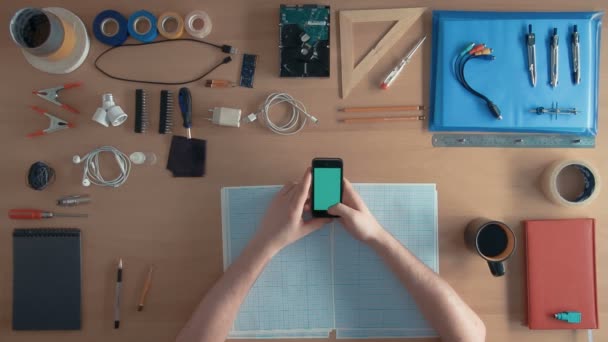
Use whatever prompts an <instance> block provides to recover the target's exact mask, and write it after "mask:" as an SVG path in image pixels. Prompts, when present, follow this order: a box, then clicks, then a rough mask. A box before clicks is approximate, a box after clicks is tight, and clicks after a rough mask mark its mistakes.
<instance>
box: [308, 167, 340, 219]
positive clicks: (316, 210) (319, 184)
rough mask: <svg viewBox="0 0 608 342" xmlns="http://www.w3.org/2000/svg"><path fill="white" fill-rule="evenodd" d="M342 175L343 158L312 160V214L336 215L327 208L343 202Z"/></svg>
mask: <svg viewBox="0 0 608 342" xmlns="http://www.w3.org/2000/svg"><path fill="white" fill-rule="evenodd" d="M342 175H343V164H342V159H340V158H315V159H313V160H312V196H311V198H312V201H311V209H312V216H314V217H335V216H333V215H331V214H329V213H328V212H327V209H329V207H331V206H333V205H335V204H338V203H341V202H342Z"/></svg>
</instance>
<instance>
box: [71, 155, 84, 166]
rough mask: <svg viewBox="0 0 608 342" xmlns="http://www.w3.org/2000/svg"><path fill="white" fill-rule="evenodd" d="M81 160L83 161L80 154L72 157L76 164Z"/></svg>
mask: <svg viewBox="0 0 608 342" xmlns="http://www.w3.org/2000/svg"><path fill="white" fill-rule="evenodd" d="M81 161H82V159H80V156H79V155H75V156H73V157H72V163H74V164H80V162H81Z"/></svg>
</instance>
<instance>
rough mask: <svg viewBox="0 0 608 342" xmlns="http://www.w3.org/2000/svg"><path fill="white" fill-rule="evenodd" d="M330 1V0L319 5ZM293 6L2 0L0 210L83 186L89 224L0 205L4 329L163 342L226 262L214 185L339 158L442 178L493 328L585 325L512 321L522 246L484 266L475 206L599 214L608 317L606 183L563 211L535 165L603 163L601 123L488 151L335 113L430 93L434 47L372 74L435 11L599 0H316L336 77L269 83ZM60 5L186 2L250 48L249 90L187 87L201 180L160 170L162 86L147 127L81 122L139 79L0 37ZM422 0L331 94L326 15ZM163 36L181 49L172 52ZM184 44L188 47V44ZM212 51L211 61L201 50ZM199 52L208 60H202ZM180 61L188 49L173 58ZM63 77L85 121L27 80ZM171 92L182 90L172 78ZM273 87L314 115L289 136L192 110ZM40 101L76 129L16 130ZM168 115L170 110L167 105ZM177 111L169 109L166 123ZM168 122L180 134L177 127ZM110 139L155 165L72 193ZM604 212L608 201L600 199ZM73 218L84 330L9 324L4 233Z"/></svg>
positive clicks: (452, 230)
mask: <svg viewBox="0 0 608 342" xmlns="http://www.w3.org/2000/svg"><path fill="white" fill-rule="evenodd" d="M322 2H323V3H325V1H322ZM280 3H293V4H296V3H297V2H295V1H278V0H272V1H264V2H262V1H258V2H253V1H245V0H241V1H237V0H224V1H206V2H204V3H201V2H200V1H194V0H180V1H175V2H174V3H173V4H170V2H166V1H160V0H154V1H145V2H144V1H138V2H130V1H104V2H95V3H94V4H93V3H91V2H85V1H76V0H59V1H54V2H50V1H38V2H35V1H20V2H18V3H17V2H13V1H3V2H2V4H0V9H1V10H0V13H1V15H2V19H3V23H4V24H3V25H4V27H3V30H4V34H2V35H0V47H1V49H2V59H1V63H0V68H1V70H2V72H1V73H0V74H1V75H2V82H1V83H0V146H1V147H0V149H1V151H2V153H1V156H2V160H3V166H2V168H1V169H0V184H1V188H2V189H3V194H4V195H3V196H1V198H0V211H1V212H3V213H6V211H7V210H8V209H9V208H12V207H35V208H44V209H57V210H59V208H57V207H55V205H54V201H55V200H56V199H57V198H58V197H60V196H62V195H68V194H76V193H88V194H90V195H91V196H92V197H93V200H94V202H93V203H92V204H90V205H88V206H83V207H81V208H78V209H71V210H70V211H74V212H76V211H83V212H88V213H90V214H91V216H90V218H88V219H83V220H80V219H79V220H76V219H74V220H67V219H65V220H61V219H53V220H50V221H45V222H44V223H41V222H32V223H28V222H15V221H9V220H8V219H7V218H6V215H5V214H2V215H1V216H0V340H1V341H5V342H16V341H43V340H44V341H49V342H51V341H64V342H69V341H147V342H156V341H172V340H173V338H174V337H175V335H176V334H177V332H178V330H179V329H180V328H181V327H182V325H183V324H184V323H185V322H186V319H187V318H188V317H189V315H190V314H191V312H192V310H193V309H194V307H195V305H197V303H198V302H199V300H200V299H201V297H202V296H203V295H204V294H205V292H206V291H207V290H208V289H209V288H210V286H211V285H212V284H213V282H214V281H215V280H216V279H218V277H219V276H220V274H221V273H222V241H221V222H220V188H221V187H223V186H236V185H259V184H281V183H284V182H286V181H288V180H291V179H294V178H296V177H298V176H300V174H301V173H302V170H303V169H304V168H305V167H306V166H308V164H309V162H310V160H311V158H313V157H315V156H341V157H342V158H343V159H344V162H345V173H346V176H347V177H348V178H350V179H351V180H352V181H355V182H404V183H405V182H411V183H417V182H425V183H437V187H438V191H439V208H440V209H439V236H440V257H441V264H440V271H441V275H442V276H443V277H445V279H447V281H448V282H449V283H450V284H451V285H452V286H453V287H454V288H455V289H456V290H457V291H458V293H460V295H461V296H462V297H463V298H464V300H465V301H467V302H468V303H469V304H470V305H471V306H472V307H473V309H474V310H475V311H477V312H478V313H479V314H480V316H481V318H482V319H483V321H484V322H485V324H486V326H487V328H488V341H515V340H516V341H521V342H524V341H552V342H557V341H563V342H566V341H568V342H570V341H583V340H585V336H584V335H585V334H584V332H579V334H578V335H575V334H574V333H573V332H571V331H530V330H528V328H527V327H525V326H524V325H522V321H523V319H524V314H525V311H526V310H525V305H524V299H523V295H524V291H523V289H524V282H523V281H524V280H523V273H524V270H525V269H524V265H523V251H522V249H521V248H520V249H518V250H517V252H516V254H515V256H514V257H513V258H512V259H511V261H510V263H509V265H508V273H507V275H506V276H505V277H502V278H493V277H492V276H491V275H490V273H489V271H488V269H487V266H486V265H485V263H484V262H483V261H482V260H481V259H480V258H479V257H477V256H475V255H473V254H471V253H469V252H467V251H466V250H465V248H464V246H463V242H462V232H463V228H464V226H465V224H466V223H467V222H468V221H469V220H471V219H472V218H474V217H477V216H480V215H483V216H487V217H491V218H495V219H498V220H503V221H504V222H506V223H508V224H509V225H511V226H512V227H514V229H515V230H516V232H517V234H518V236H519V237H520V238H521V225H520V222H521V221H522V220H524V219H527V218H573V217H594V218H596V219H597V231H596V239H597V242H596V247H597V270H598V277H597V282H598V295H599V308H600V321H601V322H602V324H606V323H607V322H608V295H607V291H608V277H606V274H605V272H603V271H604V270H605V269H606V260H608V230H607V229H606V227H605V223H606V222H608V211H606V210H605V208H606V206H607V205H608V191H606V189H604V191H603V193H601V194H600V196H599V198H597V200H596V201H595V202H594V203H592V204H591V205H589V206H587V207H585V208H580V209H564V208H561V207H557V206H555V205H553V204H551V203H549V202H548V201H547V200H546V199H545V198H544V197H543V195H542V193H541V192H540V191H539V187H538V178H539V175H540V174H541V171H542V170H543V169H544V168H545V167H546V166H547V165H548V164H549V163H550V162H552V161H553V160H556V159H562V158H572V157H577V158H582V159H585V160H588V161H590V162H592V163H593V164H594V165H595V166H596V167H597V168H598V169H599V170H600V172H601V173H602V175H603V176H606V174H605V170H607V169H608V159H607V158H606V155H607V153H608V135H606V132H608V122H606V120H603V119H602V118H600V128H599V131H600V132H601V134H600V135H599V136H598V141H597V145H598V147H597V148H595V149H590V150H560V149H552V150H549V149H547V150H518V149H512V150H498V149H435V148H432V147H431V143H430V139H431V134H430V133H429V132H427V131H426V129H425V126H426V125H424V126H423V125H422V123H420V122H403V123H379V124H361V125H348V126H346V125H342V124H338V123H337V122H336V120H337V119H338V118H341V117H343V116H342V115H343V114H341V113H338V112H337V108H339V107H342V106H345V105H349V106H356V105H392V104H395V105H398V104H420V103H422V104H425V105H428V102H429V99H428V98H429V77H428V75H429V71H430V62H429V61H430V56H431V49H430V44H424V46H423V49H422V51H421V53H418V54H416V55H415V56H414V59H413V60H412V63H411V64H410V65H409V66H408V67H407V69H406V70H405V71H404V73H403V74H402V75H401V77H400V78H399V79H398V80H397V81H396V83H395V84H394V85H393V88H392V89H391V90H390V91H385V92H383V91H381V90H379V89H378V87H377V84H378V82H379V80H381V79H382V77H383V76H384V73H385V72H386V71H387V70H388V69H390V68H391V67H392V66H393V65H394V63H395V62H396V61H397V60H398V59H399V58H400V57H401V56H402V54H403V52H404V51H406V50H407V47H408V46H411V45H412V44H413V43H414V42H415V41H416V40H417V39H418V38H419V37H420V36H421V35H422V34H423V33H426V34H427V35H429V36H430V32H431V26H430V18H431V13H430V9H466V10H498V11H500V10H515V11H535V10H564V11H566V10H569V11H581V10H585V11H586V10H606V9H607V8H608V3H606V1H604V0H601V1H600V0H581V1H566V0H559V1H557V0H555V1H544V2H538V1H537V2H530V1H524V0H513V1H502V2H494V3H488V2H486V1H482V0H469V1H465V0H450V1H448V0H443V1H439V0H438V1H428V2H426V3H425V2H423V1H408V2H407V3H406V2H403V1H397V0H383V1H374V4H373V5H372V3H371V2H368V1H363V0H356V1H350V2H348V3H347V2H346V1H343V2H337V1H335V2H328V3H330V4H331V5H332V18H331V20H332V29H331V45H332V52H331V78H329V79H321V80H312V79H311V80H300V79H294V80H287V79H280V78H278V76H277V75H278V70H277V69H278V51H277V49H278V48H277V45H278V44H277V37H278V25H277V23H278V5H279V4H280ZM28 5H29V6H36V7H40V6H43V7H44V6H62V7H65V8H67V9H69V10H71V11H73V12H75V13H76V14H77V15H78V16H80V18H82V19H83V21H84V22H85V24H86V25H87V28H88V30H89V34H90V35H91V36H92V34H91V31H90V28H91V23H92V21H93V18H94V16H95V15H96V14H97V13H99V12H100V11H101V10H104V9H107V8H113V9H116V10H118V11H120V12H122V13H123V14H126V15H129V14H130V13H132V12H134V11H135V10H138V9H140V8H146V9H148V10H150V11H152V12H154V13H155V14H160V13H161V12H164V11H166V10H175V11H178V12H179V13H181V14H186V13H187V12H189V11H191V10H193V9H203V10H205V11H207V12H208V13H209V14H210V16H211V18H212V20H213V31H212V33H211V35H210V36H209V37H208V38H209V40H212V41H215V42H220V43H227V44H233V45H234V46H236V47H238V48H240V49H241V51H245V52H249V53H255V54H258V55H259V60H258V61H259V64H258V69H257V73H256V80H255V88H254V89H243V88H236V89H230V90H217V89H208V88H204V87H203V84H202V83H201V82H199V83H196V84H191V85H190V87H191V90H192V92H193V98H194V112H195V118H194V128H193V131H192V132H193V136H195V137H198V138H204V139H207V141H208V158H207V175H206V176H205V177H204V178H194V179H175V178H172V176H171V175H170V174H169V172H168V171H167V170H165V168H164V166H165V162H164V161H165V160H166V158H167V154H168V149H169V143H170V136H161V135H159V134H157V133H155V129H156V127H158V126H157V125H158V114H157V113H158V102H159V95H158V94H159V91H160V89H161V87H159V86H143V88H145V89H147V90H148V93H149V94H150V102H151V104H150V112H151V117H152V119H151V120H152V127H153V129H152V130H151V131H152V132H150V133H148V134H146V135H136V134H134V133H133V132H132V131H133V115H131V116H130V117H129V121H128V122H127V124H125V125H123V126H120V127H117V128H103V127H101V126H99V125H97V124H96V123H94V122H92V121H91V120H90V116H91V115H92V113H93V112H94V110H95V109H96V107H97V106H98V105H99V102H100V97H101V94H102V93H103V92H112V93H113V94H114V96H115V97H116V100H117V103H118V104H119V105H121V106H123V108H124V109H125V110H126V111H127V113H130V114H132V113H133V112H134V90H135V88H138V87H142V85H140V84H131V83H124V82H119V81H113V80H110V79H108V78H106V77H104V76H102V75H101V74H100V73H99V72H97V71H96V70H95V69H94V67H93V60H94V58H95V57H96V56H97V55H98V54H99V53H100V52H101V51H102V50H104V49H105V48H106V47H105V46H103V45H102V44H100V43H99V42H97V41H96V40H95V39H92V40H91V51H90V54H89V56H88V58H87V60H86V62H85V63H84V65H83V66H81V67H80V68H79V69H78V70H76V71H75V72H73V73H71V74H68V75H65V76H57V75H49V74H45V73H42V72H39V71H37V70H35V69H33V68H32V67H31V66H30V65H29V64H27V62H26V61H25V59H24V58H23V56H22V55H21V52H20V51H19V50H18V49H17V47H16V46H15V45H14V44H13V42H12V41H11V40H10V38H9V34H8V32H7V30H6V29H7V28H8V22H9V20H10V17H11V16H12V15H13V14H14V13H15V11H16V10H17V9H18V8H21V7H24V6H28ZM406 6H408V7H417V6H427V7H429V11H428V13H427V14H426V15H425V17H424V18H423V20H421V21H419V22H418V23H417V24H416V25H414V27H413V28H412V29H411V30H410V31H409V33H408V34H406V35H405V37H404V38H403V40H402V41H401V42H400V43H399V44H397V45H396V46H395V47H394V48H392V49H391V50H390V52H389V54H388V55H387V56H386V57H385V58H383V59H382V60H381V62H380V63H379V64H378V66H377V67H376V68H374V69H372V71H371V72H370V74H369V77H368V78H367V79H365V80H364V81H363V82H362V83H361V84H359V85H358V86H357V87H356V89H355V90H354V91H353V93H352V94H351V95H350V96H349V97H348V98H347V99H345V100H341V99H340V98H339V93H338V75H339V70H338V61H339V59H338V52H339V50H338V46H339V45H338V40H337V37H336V28H337V19H336V16H335V14H336V10H339V9H355V8H396V7H406ZM387 27H388V26H387V25H382V24H363V25H361V26H358V27H356V28H355V35H356V36H359V37H360V38H359V39H360V40H359V41H358V43H357V44H356V45H357V46H356V47H355V48H356V50H357V54H358V55H361V54H362V53H363V51H365V49H368V48H369V47H370V46H371V44H372V42H373V41H374V39H375V37H377V36H378V35H380V34H381V33H382V32H384V31H385V30H386V29H387ZM603 31H604V32H603V36H604V37H603V38H604V39H603V40H604V42H603V44H602V51H601V58H602V63H601V64H602V67H601V68H600V69H601V75H600V83H601V84H600V94H606V89H607V88H608V68H607V67H606V66H607V65H608V64H607V63H606V62H607V61H608V44H607V43H606V39H605V38H606V33H607V32H606V29H605V26H604V28H603ZM172 49H175V50H174V51H173V50H172ZM186 52H187V53H188V55H189V56H185V55H186ZM209 56H210V57H211V58H208V57H209ZM206 58H207V60H205V59H206ZM216 58H219V54H218V52H216V51H215V50H213V51H212V50H210V49H208V48H203V47H199V46H190V45H180V46H178V45H174V46H171V47H169V46H155V47H147V48H144V51H137V52H126V53H125V54H121V55H120V56H118V55H115V56H112V57H110V58H108V60H106V61H105V65H106V66H107V67H108V68H112V70H113V71H115V72H118V71H122V72H132V73H133V74H132V75H142V73H141V72H139V74H137V72H138V70H139V71H142V70H143V71H144V72H145V75H149V76H151V77H153V76H156V77H170V76H171V75H175V77H176V78H182V77H183V78H186V77H187V76H189V75H191V74H196V73H198V72H200V71H202V70H204V68H205V67H206V66H207V65H208V64H210V63H212V62H213V61H215V60H216ZM182 61H183V62H182ZM239 72H240V58H237V59H236V60H235V61H234V62H233V63H232V64H230V65H227V66H224V67H222V68H221V69H220V70H218V71H217V72H215V73H214V74H213V78H228V79H232V80H237V79H238V75H239ZM71 81H83V82H84V86H83V87H81V88H79V89H73V90H69V91H66V92H65V93H63V94H62V100H63V101H64V102H66V103H69V104H72V105H73V106H74V107H76V108H79V109H80V110H81V112H82V114H80V115H79V116H76V115H73V114H69V113H67V112H65V111H63V110H59V109H58V108H56V107H54V106H53V105H51V104H48V103H46V102H45V101H43V100H41V99H39V98H37V97H35V96H33V95H32V94H31V91H32V90H35V89H41V88H47V87H51V86H55V85H59V84H63V83H66V82H71ZM168 89H171V90H174V91H177V89H178V87H168ZM273 91H283V92H288V93H290V94H292V95H294V96H295V97H296V98H298V99H300V100H302V101H303V102H304V103H305V104H306V106H307V108H308V109H309V110H310V112H311V113H314V114H315V115H316V116H317V117H318V118H319V119H320V124H319V125H318V127H312V126H309V127H307V128H306V129H305V130H304V132H302V133H301V134H298V135H296V136H293V137H280V136H277V135H274V134H272V133H270V132H269V131H267V130H265V128H262V127H261V126H258V125H245V127H242V128H240V129H231V128H220V127H215V126H212V125H211V124H210V123H209V122H207V121H206V120H203V119H202V118H203V116H205V115H207V112H206V111H207V109H208V108H211V107H214V106H228V107H237V108H242V109H243V110H244V113H249V112H251V111H253V110H255V109H256V108H257V106H258V105H259V104H260V103H261V102H262V101H263V100H264V98H265V97H266V95H268V94H269V93H270V92H273ZM33 104H36V105H40V106H42V107H43V108H46V109H48V110H49V111H51V112H53V113H56V114H58V115H59V116H61V117H65V118H69V119H71V120H75V121H76V122H77V124H78V127H77V128H76V129H73V130H69V131H64V132H59V133H55V134H53V135H50V136H46V137H42V138H37V139H27V138H25V137H24V136H25V134H26V133H28V132H29V131H33V130H35V129H38V128H42V127H45V125H46V124H47V123H48V122H47V120H45V119H43V118H41V117H40V116H37V115H35V114H34V113H33V112H32V111H31V110H30V109H29V108H27V106H28V105H33ZM599 112H600V115H602V114H605V113H606V112H608V100H607V99H606V97H601V96H600V108H599ZM176 116H177V114H176ZM177 121H179V120H177ZM176 126H177V127H176V128H175V131H176V132H178V133H179V132H180V128H179V124H176ZM106 144H109V145H114V146H116V147H118V148H119V149H120V150H122V151H124V152H126V153H131V152H134V151H153V152H155V153H156V154H157V155H158V157H159V160H160V162H159V163H158V164H157V165H155V166H141V167H140V166H136V167H134V169H133V172H132V174H131V176H130V177H129V180H128V182H127V183H126V184H125V185H124V186H122V187H120V188H118V189H107V188H100V187H91V188H83V187H82V186H81V185H80V180H81V177H82V166H76V165H73V164H72V163H71V159H72V156H73V155H76V154H78V155H81V156H82V155H84V154H85V153H87V152H89V151H90V150H92V149H93V148H95V147H98V146H101V145H106ZM37 160H44V161H46V162H48V163H50V164H51V165H52V166H53V167H54V168H55V169H56V172H57V180H56V182H55V183H54V184H53V185H52V186H51V187H50V188H48V189H47V190H44V191H42V192H35V191H33V190H30V189H29V188H27V187H26V185H25V181H24V178H25V173H26V171H27V168H28V167H29V165H30V164H31V163H33V162H34V161H37ZM602 208H604V209H602ZM41 226H52V227H61V226H76V227H79V228H81V229H82V231H83V238H84V239H83V254H84V255H83V257H84V259H83V272H84V276H83V329H82V331H78V332H13V331H12V330H11V311H12V310H11V307H12V238H11V233H12V230H13V229H14V228H17V227H41ZM119 257H122V258H123V259H124V261H125V276H124V279H125V280H124V281H125V283H124V301H123V303H124V305H123V311H122V312H123V316H124V318H123V324H122V325H121V328H120V330H114V329H113V328H112V303H113V295H114V283H113V281H114V272H115V263H116V261H117V259H118V258H119ZM151 264H153V265H155V266H156V267H157V268H156V273H155V275H154V281H153V284H152V288H151V290H150V293H149V296H148V301H147V305H146V308H145V310H144V311H143V312H136V311H135V308H136V304H137V303H136V301H137V298H138V295H139V291H140V289H141V286H142V283H143V281H144V279H145V276H146V270H147V266H148V265H151ZM595 338H596V341H606V340H608V330H607V329H606V328H603V330H599V331H595Z"/></svg>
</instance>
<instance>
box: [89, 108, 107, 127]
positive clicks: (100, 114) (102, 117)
mask: <svg viewBox="0 0 608 342" xmlns="http://www.w3.org/2000/svg"><path fill="white" fill-rule="evenodd" d="M92 120H93V121H95V122H97V123H98V124H100V125H102V126H105V127H108V126H109V125H110V122H109V121H108V112H106V110H105V109H103V108H102V107H99V108H97V110H96V111H95V114H93V118H92Z"/></svg>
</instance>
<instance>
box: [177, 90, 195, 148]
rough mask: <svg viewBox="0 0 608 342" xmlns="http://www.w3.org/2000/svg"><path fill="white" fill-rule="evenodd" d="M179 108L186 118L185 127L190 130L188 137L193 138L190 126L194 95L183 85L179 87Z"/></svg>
mask: <svg viewBox="0 0 608 342" xmlns="http://www.w3.org/2000/svg"><path fill="white" fill-rule="evenodd" d="M178 97H179V108H180V110H181V111H182V118H183V119H184V128H185V129H186V130H187V132H188V139H192V134H191V133H190V128H192V95H191V94H190V89H188V88H186V87H183V88H179V95H178Z"/></svg>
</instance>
